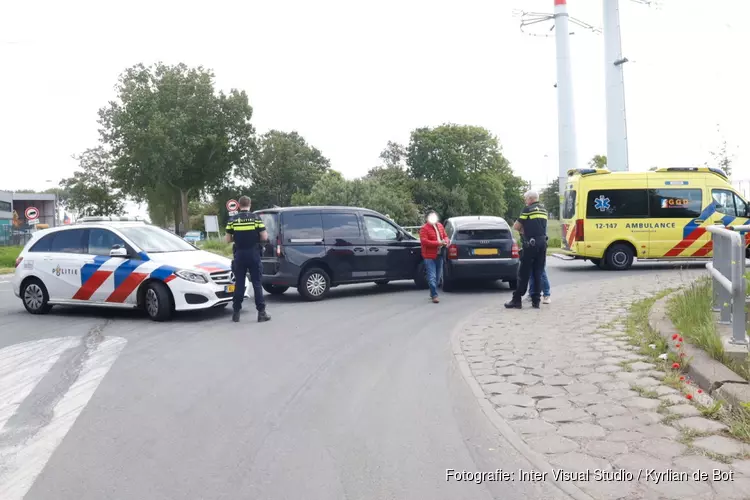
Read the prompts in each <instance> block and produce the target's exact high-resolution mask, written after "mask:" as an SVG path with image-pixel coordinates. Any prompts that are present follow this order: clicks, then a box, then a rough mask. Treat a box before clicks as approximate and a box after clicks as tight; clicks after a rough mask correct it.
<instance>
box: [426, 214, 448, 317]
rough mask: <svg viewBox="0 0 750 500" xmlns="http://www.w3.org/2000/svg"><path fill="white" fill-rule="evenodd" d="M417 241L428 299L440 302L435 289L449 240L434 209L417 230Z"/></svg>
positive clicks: (441, 271) (441, 272) (441, 274)
mask: <svg viewBox="0 0 750 500" xmlns="http://www.w3.org/2000/svg"><path fill="white" fill-rule="evenodd" d="M419 241H420V242H421V243H422V258H423V259H424V267H425V269H426V270H427V283H428V284H429V285H430V299H431V300H432V301H433V302H434V303H435V304H437V303H438V302H440V299H439V298H438V290H437V289H438V285H439V284H440V279H441V278H442V277H443V258H444V256H443V254H444V249H445V247H446V246H447V245H448V243H449V242H450V240H449V239H448V235H447V234H445V228H444V227H443V225H442V224H441V223H440V222H438V215H437V212H435V211H434V210H430V211H429V212H427V217H426V222H425V225H424V226H422V229H420V230H419Z"/></svg>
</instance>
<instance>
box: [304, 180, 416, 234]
mask: <svg viewBox="0 0 750 500" xmlns="http://www.w3.org/2000/svg"><path fill="white" fill-rule="evenodd" d="M292 198H293V200H292V203H293V204H294V205H337V206H351V207H362V208H369V209H370V210H375V211H377V212H380V213H381V214H384V215H388V216H390V217H391V218H392V219H393V220H395V221H396V222H398V223H399V224H402V225H410V224H417V223H418V222H419V218H420V217H419V212H418V210H417V206H416V205H415V204H414V202H413V201H412V199H411V193H409V192H408V191H406V190H401V189H393V187H392V186H390V185H388V184H386V183H384V182H382V181H380V180H379V179H376V178H371V177H365V178H363V179H354V180H347V179H344V177H343V176H342V175H341V174H340V173H339V172H336V171H334V170H331V171H329V172H327V173H326V174H325V175H323V177H321V179H320V180H319V181H318V182H316V183H315V185H314V186H313V188H312V190H311V191H310V193H309V194H304V193H301V192H297V193H295V194H294V196H293V197H292Z"/></svg>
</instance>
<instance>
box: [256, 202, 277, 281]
mask: <svg viewBox="0 0 750 500" xmlns="http://www.w3.org/2000/svg"><path fill="white" fill-rule="evenodd" d="M256 214H257V215H258V216H259V217H260V220H262V221H263V225H264V226H266V231H267V232H268V243H267V244H266V245H265V246H264V247H263V257H276V247H277V246H278V245H280V244H281V242H280V240H279V238H280V236H281V234H280V232H279V213H278V212H270V211H265V212H256ZM264 274H265V273H264Z"/></svg>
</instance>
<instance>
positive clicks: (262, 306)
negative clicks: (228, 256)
mask: <svg viewBox="0 0 750 500" xmlns="http://www.w3.org/2000/svg"><path fill="white" fill-rule="evenodd" d="M233 268H234V276H235V281H236V286H235V288H234V297H233V300H232V305H233V307H234V310H235V311H239V310H240V309H242V299H244V298H245V276H247V273H250V281H251V282H252V283H253V295H254V296H255V308H256V309H257V310H258V311H265V310H266V300H265V298H264V297H263V287H262V286H261V283H260V278H261V275H262V273H263V263H262V262H261V259H260V249H259V248H254V249H253V250H237V251H236V252H235V253H234V265H233Z"/></svg>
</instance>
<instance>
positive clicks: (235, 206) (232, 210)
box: [227, 200, 240, 216]
mask: <svg viewBox="0 0 750 500" xmlns="http://www.w3.org/2000/svg"><path fill="white" fill-rule="evenodd" d="M239 208H240V204H239V203H237V200H229V201H228V202H227V212H229V215H230V216H234V215H237V210H239Z"/></svg>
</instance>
